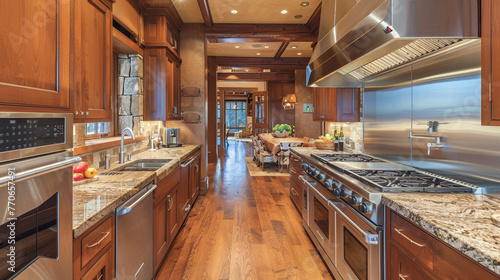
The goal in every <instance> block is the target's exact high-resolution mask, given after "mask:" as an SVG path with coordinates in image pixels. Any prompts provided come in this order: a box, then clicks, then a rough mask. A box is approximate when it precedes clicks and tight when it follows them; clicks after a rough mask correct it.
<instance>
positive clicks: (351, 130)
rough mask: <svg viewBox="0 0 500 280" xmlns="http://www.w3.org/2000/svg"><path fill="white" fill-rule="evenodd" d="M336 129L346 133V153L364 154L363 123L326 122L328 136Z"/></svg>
mask: <svg viewBox="0 0 500 280" xmlns="http://www.w3.org/2000/svg"><path fill="white" fill-rule="evenodd" d="M335 129H336V130H337V131H339V132H340V129H342V131H344V136H345V144H344V151H346V152H352V153H362V152H363V122H352V123H345V122H326V123H325V131H326V133H328V134H332V135H333V133H334V131H335Z"/></svg>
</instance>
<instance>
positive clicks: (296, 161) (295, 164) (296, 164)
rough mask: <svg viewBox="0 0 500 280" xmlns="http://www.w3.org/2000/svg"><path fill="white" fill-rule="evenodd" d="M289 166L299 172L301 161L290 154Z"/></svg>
mask: <svg viewBox="0 0 500 280" xmlns="http://www.w3.org/2000/svg"><path fill="white" fill-rule="evenodd" d="M290 166H291V167H293V168H295V170H297V171H300V170H301V169H302V159H301V158H300V157H297V156H296V155H294V154H292V153H290Z"/></svg>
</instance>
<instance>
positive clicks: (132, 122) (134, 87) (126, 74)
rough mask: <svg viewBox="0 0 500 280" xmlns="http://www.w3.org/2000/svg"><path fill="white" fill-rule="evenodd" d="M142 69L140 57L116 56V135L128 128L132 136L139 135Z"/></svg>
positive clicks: (132, 55)
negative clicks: (117, 119)
mask: <svg viewBox="0 0 500 280" xmlns="http://www.w3.org/2000/svg"><path fill="white" fill-rule="evenodd" d="M143 69H144V67H143V58H142V56H141V55H138V54H129V55H127V54H121V55H119V56H118V76H119V78H118V79H119V80H118V115H119V121H118V129H119V131H118V133H121V131H122V130H123V129H124V128H125V127H130V128H131V129H132V131H134V134H136V135H138V134H139V129H140V122H141V121H142V120H143V116H144V112H143V110H144V109H143V108H144V95H143V77H144V71H143Z"/></svg>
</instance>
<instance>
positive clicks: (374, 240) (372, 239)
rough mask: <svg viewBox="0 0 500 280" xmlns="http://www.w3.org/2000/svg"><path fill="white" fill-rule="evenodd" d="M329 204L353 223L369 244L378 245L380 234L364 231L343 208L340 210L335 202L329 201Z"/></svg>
mask: <svg viewBox="0 0 500 280" xmlns="http://www.w3.org/2000/svg"><path fill="white" fill-rule="evenodd" d="M328 205H330V206H331V207H333V208H334V209H335V210H336V211H337V213H339V214H340V216H342V217H343V218H344V219H345V220H346V221H347V222H349V224H351V225H352V226H353V227H354V228H355V229H357V230H358V231H359V232H360V233H361V234H362V235H363V236H364V237H365V240H366V243H368V244H373V245H377V244H378V235H377V234H370V233H367V232H366V231H364V230H363V229H362V228H360V227H359V226H358V225H357V224H356V223H354V222H353V221H352V220H351V219H350V218H349V217H348V216H347V215H346V214H345V213H344V212H342V210H340V209H339V208H338V207H337V206H336V205H335V204H334V203H333V202H331V201H328Z"/></svg>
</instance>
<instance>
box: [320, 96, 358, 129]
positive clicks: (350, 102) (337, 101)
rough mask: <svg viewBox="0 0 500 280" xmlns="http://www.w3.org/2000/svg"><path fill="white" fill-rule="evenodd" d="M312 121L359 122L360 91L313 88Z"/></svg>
mask: <svg viewBox="0 0 500 280" xmlns="http://www.w3.org/2000/svg"><path fill="white" fill-rule="evenodd" d="M313 107H314V109H313V120H314V121H333V122H359V121H360V113H359V111H360V89H358V88H313Z"/></svg>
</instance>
